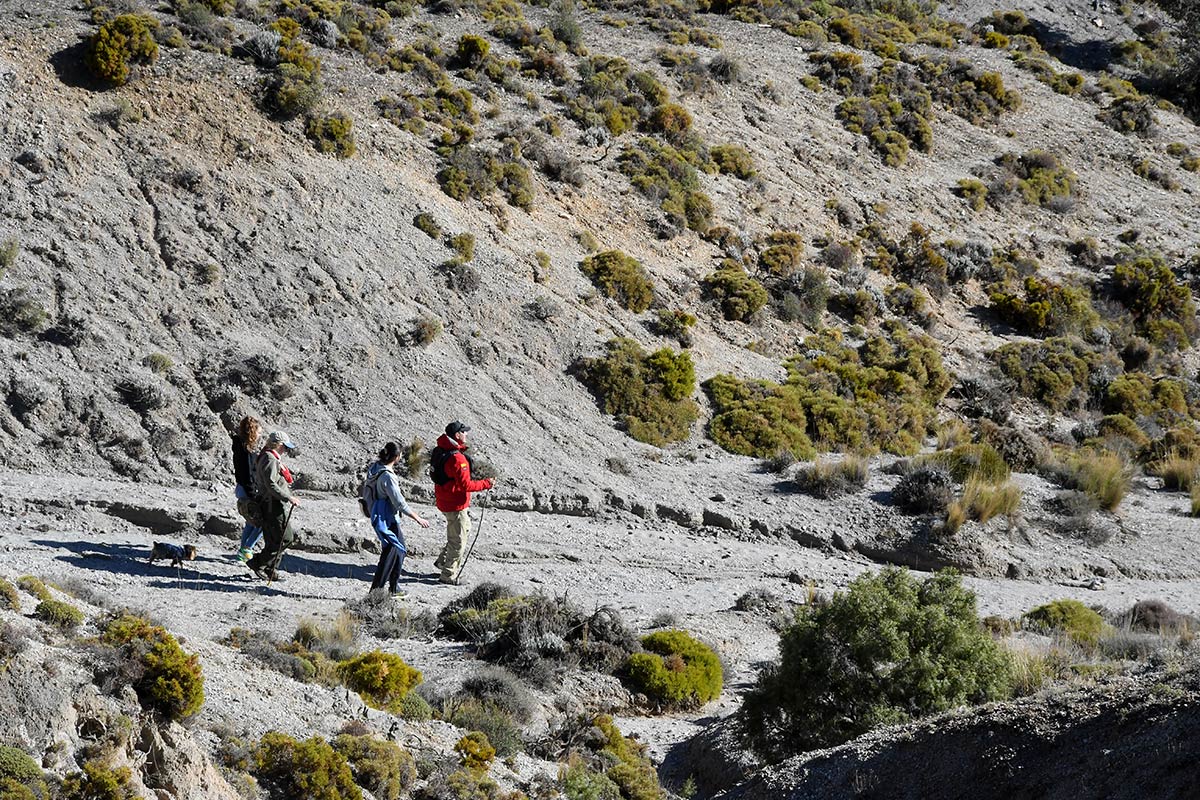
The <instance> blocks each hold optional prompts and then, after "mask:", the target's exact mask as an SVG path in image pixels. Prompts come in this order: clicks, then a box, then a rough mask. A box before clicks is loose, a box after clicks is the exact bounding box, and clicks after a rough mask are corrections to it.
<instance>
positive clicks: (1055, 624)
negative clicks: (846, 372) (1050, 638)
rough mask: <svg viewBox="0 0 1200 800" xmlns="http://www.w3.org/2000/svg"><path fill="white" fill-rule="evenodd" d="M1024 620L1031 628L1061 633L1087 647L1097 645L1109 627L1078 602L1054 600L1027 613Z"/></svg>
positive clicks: (1098, 616)
mask: <svg viewBox="0 0 1200 800" xmlns="http://www.w3.org/2000/svg"><path fill="white" fill-rule="evenodd" d="M1024 620H1025V623H1026V624H1027V625H1030V626H1031V627H1034V628H1038V629H1041V630H1047V631H1059V632H1061V633H1065V634H1066V635H1067V636H1070V637H1071V639H1073V640H1074V641H1076V642H1078V643H1079V644H1085V645H1095V644H1097V643H1098V642H1099V641H1100V636H1101V635H1102V634H1103V633H1104V631H1105V629H1106V628H1107V627H1108V626H1107V625H1105V624H1104V618H1103V617H1102V616H1100V614H1098V613H1097V612H1095V611H1093V610H1092V609H1090V608H1088V607H1087V606H1085V605H1084V604H1083V603H1081V602H1079V601H1078V600H1053V601H1051V602H1049V603H1046V604H1045V605H1041V606H1038V607H1037V608H1035V609H1033V610H1032V611H1029V612H1027V613H1026V614H1025V617H1024Z"/></svg>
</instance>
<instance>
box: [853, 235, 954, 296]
mask: <svg viewBox="0 0 1200 800" xmlns="http://www.w3.org/2000/svg"><path fill="white" fill-rule="evenodd" d="M865 233H866V237H867V241H868V242H869V243H871V244H873V245H874V246H875V250H874V252H870V253H868V254H867V256H866V258H865V263H866V265H867V266H868V267H870V268H871V269H874V270H878V271H879V272H882V273H883V274H884V275H890V276H892V277H895V278H897V279H899V280H901V281H904V282H905V283H908V284H911V285H913V286H916V285H921V286H924V287H925V288H927V289H928V290H929V292H930V294H932V295H933V296H934V297H942V296H944V295H945V294H946V291H947V289H948V288H949V285H950V283H949V281H950V272H949V269H950V264H949V262H948V261H947V260H946V257H945V256H944V255H943V254H942V250H941V249H940V248H939V247H938V246H937V245H936V244H935V243H934V241H933V239H932V237H931V236H930V233H929V230H928V229H927V228H926V227H925V226H924V225H921V224H920V223H917V222H914V223H913V224H912V225H910V226H909V228H908V233H906V234H905V236H904V237H903V238H901V239H898V240H893V239H891V238H890V237H888V236H887V235H885V234H884V233H883V231H881V230H879V229H878V228H876V227H870V228H868V229H867V230H866V232H865Z"/></svg>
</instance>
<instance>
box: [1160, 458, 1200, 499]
mask: <svg viewBox="0 0 1200 800" xmlns="http://www.w3.org/2000/svg"><path fill="white" fill-rule="evenodd" d="M1155 472H1156V473H1157V474H1158V476H1159V477H1160V478H1162V482H1163V488H1164V489H1167V490H1168V491H1178V492H1190V491H1191V489H1192V486H1194V485H1196V484H1197V483H1200V481H1198V480H1197V476H1198V475H1200V458H1197V457H1196V456H1192V457H1190V458H1189V457H1187V456H1184V455H1183V454H1181V453H1179V452H1177V451H1174V450H1173V451H1171V452H1170V453H1168V454H1167V456H1166V458H1164V459H1163V460H1162V461H1160V462H1159V463H1158V464H1157V465H1156V467H1155Z"/></svg>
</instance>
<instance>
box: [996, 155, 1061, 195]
mask: <svg viewBox="0 0 1200 800" xmlns="http://www.w3.org/2000/svg"><path fill="white" fill-rule="evenodd" d="M998 163H999V164H1000V166H1001V167H1002V168H1003V169H1004V170H1005V171H1007V172H1008V173H1010V174H1011V175H1012V176H1013V178H1014V179H1015V181H1016V190H1017V192H1018V193H1019V194H1020V195H1021V197H1022V199H1024V201H1025V202H1026V203H1029V204H1030V205H1036V206H1042V207H1043V208H1060V207H1062V206H1061V204H1062V203H1064V202H1066V201H1069V200H1071V199H1073V198H1074V197H1076V196H1077V195H1078V194H1079V176H1077V175H1076V174H1075V172H1074V171H1073V170H1071V169H1069V168H1068V167H1066V166H1064V165H1063V164H1062V162H1061V161H1059V158H1058V156H1056V155H1055V154H1053V153H1050V152H1048V151H1046V150H1031V151H1030V152H1028V153H1025V154H1024V155H1021V156H1014V155H1012V154H1011V153H1010V154H1008V155H1004V156H1001V157H1000V159H999V161H998ZM993 185H995V184H993Z"/></svg>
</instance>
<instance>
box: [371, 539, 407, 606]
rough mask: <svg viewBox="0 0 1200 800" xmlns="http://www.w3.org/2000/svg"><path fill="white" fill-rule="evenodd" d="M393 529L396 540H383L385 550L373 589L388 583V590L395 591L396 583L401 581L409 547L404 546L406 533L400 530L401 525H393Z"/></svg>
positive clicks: (380, 557) (373, 582)
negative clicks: (401, 572) (401, 571)
mask: <svg viewBox="0 0 1200 800" xmlns="http://www.w3.org/2000/svg"><path fill="white" fill-rule="evenodd" d="M391 531H392V534H393V535H394V536H395V537H396V541H394V542H393V541H388V540H387V539H384V540H383V552H381V553H380V554H379V566H377V567H376V568H375V580H373V581H371V589H372V590H375V589H379V588H381V587H382V586H383V585H384V584H385V583H386V584H387V585H388V591H392V592H394V591H396V584H397V583H399V581H400V570H401V569H402V568H403V567H404V557H405V556H406V555H408V549H407V548H406V547H405V546H404V534H403V533H401V532H400V527H399V526H398V525H392V527H391Z"/></svg>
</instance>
